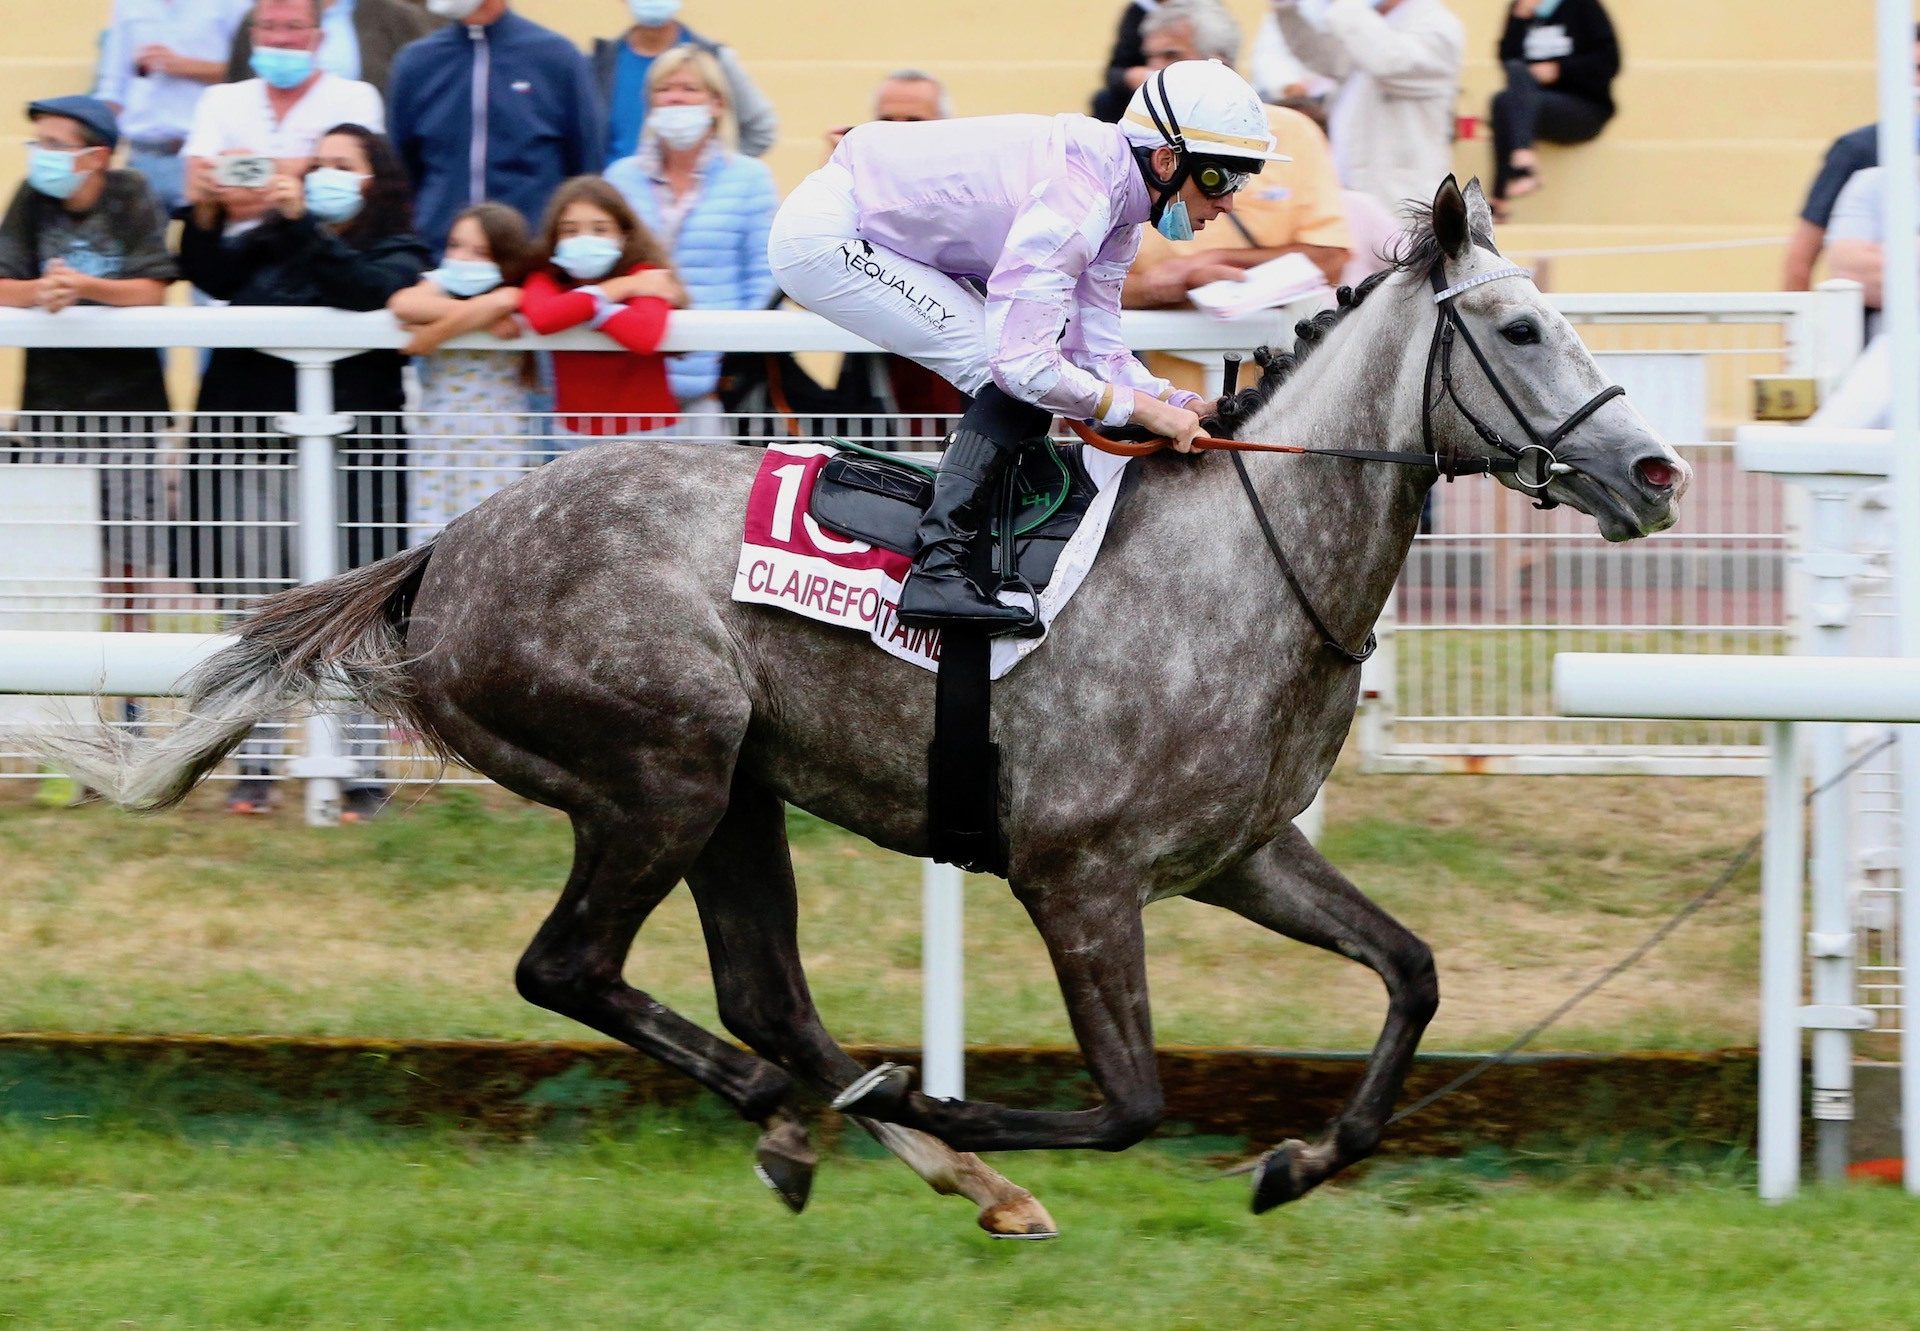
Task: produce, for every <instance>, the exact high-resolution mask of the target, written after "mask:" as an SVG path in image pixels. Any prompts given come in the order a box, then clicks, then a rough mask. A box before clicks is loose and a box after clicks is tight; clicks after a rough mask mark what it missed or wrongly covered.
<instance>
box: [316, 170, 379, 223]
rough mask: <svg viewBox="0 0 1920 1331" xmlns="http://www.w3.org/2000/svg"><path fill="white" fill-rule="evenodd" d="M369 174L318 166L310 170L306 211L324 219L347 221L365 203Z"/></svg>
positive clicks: (323, 220) (327, 220) (328, 220)
mask: <svg viewBox="0 0 1920 1331" xmlns="http://www.w3.org/2000/svg"><path fill="white" fill-rule="evenodd" d="M367 180H368V177H366V176H362V175H356V174H354V173H353V172H351V171H342V170H341V169H340V168H339V167H337V166H319V167H315V168H314V169H313V170H311V171H309V172H307V182H306V195H307V211H308V212H310V213H312V214H313V215H314V217H315V218H316V219H317V220H319V221H322V222H345V221H347V220H348V219H349V218H352V217H353V216H354V215H355V214H357V213H358V212H359V211H360V210H361V209H362V208H364V207H365V206H366V203H367V196H366V194H365V193H364V190H363V187H364V186H365V184H366V182H367Z"/></svg>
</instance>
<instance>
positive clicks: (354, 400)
mask: <svg viewBox="0 0 1920 1331" xmlns="http://www.w3.org/2000/svg"><path fill="white" fill-rule="evenodd" d="M258 193H260V194H261V196H262V198H261V201H260V207H259V212H260V213H261V214H262V217H261V220H260V222H259V224H258V225H257V226H254V227H251V228H248V229H245V230H240V231H236V232H233V233H231V234H230V233H229V232H228V230H227V228H226V226H225V221H226V219H225V217H224V216H223V213H222V208H221V204H220V201H219V200H220V194H219V193H218V192H217V191H213V190H204V191H202V192H200V193H199V194H198V195H197V196H196V197H195V198H194V201H193V207H192V209H191V210H190V212H189V213H188V214H187V217H186V219H185V227H184V229H183V230H182V232H181V236H180V269H181V273H182V275H183V276H185V277H187V278H188V279H189V280H191V281H192V282H193V283H194V285H196V286H198V287H199V288H200V289H201V290H203V291H205V292H207V293H208V294H209V295H211V296H214V297H217V298H219V299H222V300H225V301H228V302H229V303H230V304H233V305H274V306H296V307H297V306H307V305H330V306H332V307H334V308H335V309H342V310H378V309H382V308H384V307H385V305H386V303H387V301H388V300H389V299H391V298H392V296H393V294H394V293H395V292H396V291H399V290H401V289H402V288H405V287H409V286H412V285H413V284H414V283H416V282H418V281H419V280H420V275H421V274H422V273H423V272H425V271H426V268H427V265H428V263H429V262H430V256H429V254H428V251H427V247H426V245H425V244H424V243H423V242H422V241H421V240H420V238H419V237H418V236H416V235H414V234H413V232H412V230H411V228H410V225H409V222H408V206H407V182H406V176H405V174H404V173H403V172H402V171H401V169H400V164H399V160H398V158H397V157H396V156H395V154H394V151H393V149H392V148H391V147H390V146H389V145H388V143H387V141H386V140H385V139H384V138H382V137H381V136H380V135H378V134H375V133H373V132H372V131H371V130H368V129H367V128H365V127H364V126H361V125H346V124H343V125H335V126H333V127H332V128H330V129H329V130H327V131H326V133H325V134H324V135H322V136H321V138H320V141H319V143H318V144H317V145H316V147H315V150H314V154H313V161H312V164H311V167H310V168H309V169H308V170H307V171H306V173H305V175H304V178H302V177H299V176H294V175H291V174H281V175H276V176H275V177H274V178H273V180H272V181H271V182H270V183H269V184H268V185H267V186H266V187H265V188H264V189H262V190H260V191H258ZM401 365H402V361H401V357H400V353H399V352H397V351H365V352H361V353H360V354H359V355H356V356H349V357H347V358H345V359H344V360H341V361H339V362H337V363H336V364H335V365H334V367H333V398H334V410H336V411H339V412H344V413H348V414H351V415H355V416H358V417H359V418H360V419H359V421H358V422H357V425H356V432H355V435H354V436H349V437H348V438H347V439H346V440H343V441H342V444H343V446H342V448H341V450H340V462H339V467H340V475H341V477H342V478H343V485H342V488H343V489H344V490H345V492H346V497H345V502H344V503H343V504H342V506H341V518H342V521H343V524H344V532H343V535H342V546H343V554H344V558H343V560H342V564H343V566H344V567H346V568H357V567H359V566H360V565H362V564H367V563H371V562H373V561H374V560H376V559H382V558H384V557H386V556H387V555H390V554H392V553H394V552H395V551H397V550H399V549H400V548H401V547H402V545H404V541H403V539H402V537H403V535H404V524H405V517H406V498H405V484H404V480H405V473H404V471H403V470H402V469H401V467H400V463H401V461H402V458H403V452H402V449H401V448H400V446H399V442H400V441H401V440H402V439H403V438H404V436H403V434H402V427H401V418H400V411H401V405H402V393H401V383H400V370H401ZM296 405H297V402H296V396H295V388H294V367H293V365H292V364H291V363H290V362H288V361H284V360H281V359H279V358H278V357H275V356H269V355H267V354H265V353H264V352H259V351H252V350H246V349H239V348H226V347H222V348H219V349H217V350H215V351H214V353H213V356H212V359H211V360H210V361H209V363H208V365H207V371H206V374H205V375H204V376H203V377H202V379H201V381H200V400H199V405H198V410H199V411H200V412H201V413H203V415H204V414H207V413H217V414H222V415H225V416H227V417H229V418H237V419H230V420H229V421H228V422H226V423H224V424H225V433H222V432H220V431H219V430H216V431H215V432H214V433H212V434H203V435H202V436H201V437H200V438H199V439H197V440H196V441H195V443H194V448H193V452H192V454H191V456H190V458H189V463H188V475H187V480H186V482H185V485H186V491H187V493H186V496H185V502H184V504H183V508H184V511H185V517H186V520H187V522H188V523H189V524H191V525H190V529H189V531H188V532H187V533H186V538H185V541H184V542H183V543H184V544H185V546H186V549H185V550H184V551H183V552H182V553H183V563H184V564H185V565H186V568H185V569H184V570H183V571H184V572H185V573H186V574H187V575H188V576H190V577H192V578H194V579H195V580H196V581H197V582H198V583H199V584H200V586H201V589H202V590H203V591H206V592H209V593H212V594H217V595H221V596H223V597H229V598H230V597H238V596H247V595H260V594H264V593H267V592H271V591H275V590H278V589H279V588H280V587H282V586H284V585H285V584H286V583H287V582H288V581H290V580H291V579H292V577H293V575H294V573H295V571H296V569H295V565H294V563H293V560H292V552H291V549H290V547H289V542H288V537H289V527H288V525H286V524H289V523H290V521H291V518H292V503H291V493H290V482H291V472H290V470H289V466H290V463H291V457H290V452H291V449H292V441H291V440H289V439H288V438H287V437H286V436H285V435H259V434H256V433H254V432H255V431H258V430H259V429H260V428H261V426H260V424H259V422H260V421H261V418H263V417H270V416H272V415H275V414H277V413H280V412H286V411H292V410H293V409H294V408H295V406H296ZM241 772H242V776H243V780H242V781H241V783H240V785H239V786H238V788H236V790H235V791H234V794H233V797H232V799H231V800H230V801H229V803H228V808H230V809H232V810H233V811H234V812H237V813H254V812H261V811H264V810H265V808H266V802H267V790H266V787H265V785H264V783H263V781H262V780H261V778H262V777H264V775H265V773H266V765H265V762H264V753H263V750H262V749H261V747H260V746H259V742H258V741H249V742H248V746H246V747H243V748H242V750H241ZM381 799H382V796H381V794H380V792H379V791H378V789H377V788H376V787H375V786H374V785H373V784H372V782H371V781H370V780H366V779H362V780H360V781H357V782H353V783H350V784H349V789H348V791H347V792H346V805H345V812H344V814H343V816H351V817H365V816H368V815H369V814H370V813H371V812H372V811H373V810H374V809H376V808H378V807H379V805H380V802H381Z"/></svg>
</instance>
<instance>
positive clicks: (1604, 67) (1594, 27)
mask: <svg viewBox="0 0 1920 1331" xmlns="http://www.w3.org/2000/svg"><path fill="white" fill-rule="evenodd" d="M1500 63H1501V64H1502V65H1504V66H1505V67H1506V72H1507V86H1506V89H1505V90H1504V91H1502V92H1497V93H1495V94H1494V96H1493V108H1492V114H1491V117H1490V119H1491V121H1492V125H1493V163H1494V174H1493V199H1494V216H1495V217H1496V218H1498V217H1504V216H1505V209H1504V207H1503V206H1502V205H1503V204H1504V203H1505V202H1506V201H1508V200H1510V199H1517V198H1519V197H1520V196H1521V195H1523V194H1531V193H1533V192H1534V191H1535V190H1537V189H1539V188H1540V173H1539V157H1538V155H1537V154H1536V153H1535V152H1534V149H1533V145H1534V143H1535V141H1536V140H1538V139H1545V140H1546V141H1547V142H1548V143H1585V142H1586V141H1587V140H1588V139H1591V138H1593V137H1595V136H1596V135H1598V134H1599V133H1600V131H1601V130H1602V129H1603V128H1605V127H1606V123H1607V121H1609V120H1611V119H1612V118H1613V91H1612V89H1613V79H1614V76H1615V75H1616V74H1618V73H1619V72H1620V44H1619V42H1618V41H1616V40H1615V38H1614V35H1613V23H1612V22H1611V21H1610V20H1609V19H1608V18H1607V11H1606V9H1605V8H1604V7H1603V6H1602V5H1601V3H1600V0H1513V4H1512V5H1511V6H1510V7H1509V8H1508V10H1507V26H1506V31H1505V32H1504V33H1502V34H1501V37H1500Z"/></svg>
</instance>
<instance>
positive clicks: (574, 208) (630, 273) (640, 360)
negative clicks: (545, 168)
mask: <svg viewBox="0 0 1920 1331" xmlns="http://www.w3.org/2000/svg"><path fill="white" fill-rule="evenodd" d="M686 303H687V300H686V292H685V290H684V289H683V288H682V287H681V285H680V282H679V279H678V278H677V277H675V275H674V272H673V266H672V263H671V261H670V260H669V259H668V258H667V254H666V251H665V250H664V249H662V248H661V246H660V242H659V241H657V240H656V239H654V236H653V233H652V232H650V231H649V230H647V228H646V226H645V224H643V223H642V222H641V221H640V219H639V218H637V217H635V216H634V214H633V209H631V208H629V207H628V206H627V202H626V200H625V199H623V198H621V197H620V191H618V190H616V189H615V188H613V186H611V185H609V184H608V183H607V182H606V181H604V180H602V179H601V178H600V177H598V176H576V177H575V178H574V179H572V180H569V181H567V182H566V183H565V184H563V185H562V186H561V187H560V188H559V189H558V190H556V191H554V195H553V199H552V201H551V202H550V203H549V204H548V205H547V214H546V217H545V219H544V220H543V221H542V222H541V226H540V239H539V243H538V244H537V245H536V246H535V250H534V259H533V263H532V269H531V272H530V274H529V275H528V277H527V280H526V283H525V285H524V286H523V287H522V289H521V293H520V312H521V314H522V315H523V316H524V317H525V319H526V321H527V323H528V324H529V325H530V326H531V327H532V328H533V330H534V331H535V332H538V333H558V332H561V331H563V330H565V329H568V328H579V327H582V326H585V327H588V328H596V329H598V330H599V331H601V332H603V333H605V334H606V335H607V336H608V337H610V338H612V339H613V340H614V341H615V342H618V343H619V344H620V345H621V346H623V347H625V348H626V349H627V352H628V354H626V355H621V354H619V353H612V352H604V351H556V352H554V353H553V398H554V407H555V409H556V410H557V411H559V412H560V413H561V416H560V422H559V434H558V435H557V440H558V442H559V445H560V447H561V448H563V449H572V448H578V447H579V446H580V445H581V444H583V443H590V442H593V441H595V440H599V439H606V438H610V437H614V436H632V435H636V434H652V433H655V432H658V431H662V430H666V429H670V428H671V427H672V426H673V425H674V424H675V421H676V419H677V416H676V413H677V411H678V402H677V401H676V399H675V398H674V396H673V390H672V388H671V387H669V385H668V383H667V369H666V361H665V358H664V357H662V356H661V355H660V354H659V347H660V343H661V340H662V339H663V338H665V337H666V333H667V315H668V314H669V313H670V312H671V311H672V310H673V309H675V308H676V307H680V306H684V305H685V304H686Z"/></svg>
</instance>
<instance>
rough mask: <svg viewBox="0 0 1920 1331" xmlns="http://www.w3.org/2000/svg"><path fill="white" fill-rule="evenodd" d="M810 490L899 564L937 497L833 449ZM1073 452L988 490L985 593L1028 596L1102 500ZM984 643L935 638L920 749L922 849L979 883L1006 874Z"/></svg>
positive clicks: (885, 463)
mask: <svg viewBox="0 0 1920 1331" xmlns="http://www.w3.org/2000/svg"><path fill="white" fill-rule="evenodd" d="M837 442H840V443H841V444H842V447H843V448H845V449H846V450H847V451H845V452H842V453H841V454H840V455H839V456H837V457H834V458H832V459H830V460H829V461H828V462H827V464H826V466H825V467H823V468H822V469H821V472H820V475H819V477H818V479H817V480H816V481H815V482H814V486H813V497H812V500H811V501H810V503H809V505H808V511H809V512H810V513H811V515H812V517H813V520H814V521H815V522H817V523H819V524H820V525H821V526H823V527H826V528H828V529H830V530H832V531H835V532H838V533H840V534H841V535H843V536H851V537H856V538H858V539H860V540H862V541H866V542H867V543H869V544H871V545H876V546H881V547H883V548H885V549H888V550H893V551H896V552H898V553H900V554H903V555H908V556H911V555H913V554H914V553H915V532H916V528H917V527H918V526H919V523H920V514H921V512H922V510H924V509H925V508H926V507H927V504H928V503H929V502H930V501H931V500H932V498H933V477H934V473H933V471H932V470H931V469H930V468H927V467H924V466H920V465H919V464H917V463H912V462H906V461H903V460H902V459H900V458H897V457H893V456H890V455H888V454H885V453H876V452H874V451H873V450H871V449H867V448H862V447H860V446H859V445H857V444H846V443H845V442H844V441H837ZM1098 492H1099V491H1098V487H1096V486H1095V485H1094V483H1093V481H1092V480H1091V479H1090V478H1089V477H1088V476H1087V472H1086V467H1085V466H1084V464H1083V463H1082V460H1081V455H1080V448H1079V447H1078V446H1077V445H1076V446H1068V447H1062V446H1060V445H1059V444H1056V443H1054V442H1053V441H1052V440H1051V439H1048V440H1044V441H1039V442H1035V443H1030V444H1028V445H1027V446H1026V447H1025V448H1023V449H1021V450H1020V452H1019V454H1018V455H1017V456H1016V460H1015V462H1014V464H1013V465H1012V466H1009V467H1007V468H1006V469H1005V470H1004V471H1003V472H1002V473H1001V476H1000V479H999V481H997V482H996V483H995V488H994V493H993V495H992V497H991V500H990V505H989V512H990V513H991V515H992V516H991V520H990V521H985V522H982V523H980V527H979V534H978V535H977V536H976V537H975V538H974V543H973V550H972V553H971V565H970V572H971V574H972V576H973V579H974V581H975V582H976V583H978V584H979V585H980V586H981V587H985V588H995V587H1001V588H1009V589H1013V590H1017V591H1024V592H1027V593H1029V594H1031V595H1034V596H1035V599H1036V602H1037V599H1038V592H1039V590H1040V589H1041V588H1043V587H1045V586H1046V585H1047V584H1048V582H1049V581H1051V579H1052V577H1053V573H1054V569H1055V566H1056V565H1057V564H1058V563H1059V560H1060V554H1061V551H1062V550H1064V549H1065V548H1066V544H1067V541H1068V539H1069V538H1071V537H1072V535H1073V533H1074V530H1075V529H1076V528H1077V527H1078V526H1079V525H1080V521H1081V519H1082V518H1084V517H1085V516H1086V513H1087V507H1088V505H1090V504H1091V503H1092V502H1093V500H1094V498H1095V496H1096V495H1097V494H1098ZM991 646H992V644H991V640H990V639H989V638H988V637H987V635H986V633H985V632H984V631H983V630H981V629H978V628H961V627H951V628H945V629H942V630H941V632H940V674H939V678H938V680H937V682H936V684H935V686H934V715H933V743H932V744H930V745H929V746H928V749H927V841H928V853H929V854H930V855H931V856H932V857H933V858H934V859H936V860H944V861H946V862H947V863H949V864H957V865H959V866H960V867H961V868H963V869H969V870H972V871H974V872H976V873H996V874H1002V875H1004V874H1005V873H1006V872H1007V839H1006V834H1005V832H1004V830H1003V829H1002V827H1001V824H1000V804H1001V799H1000V746H999V745H997V744H995V743H994V742H993V741H992V739H991V738H990V726H991V720H992V706H993V704H992V685H991V682H990V677H991V671H990V666H991Z"/></svg>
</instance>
